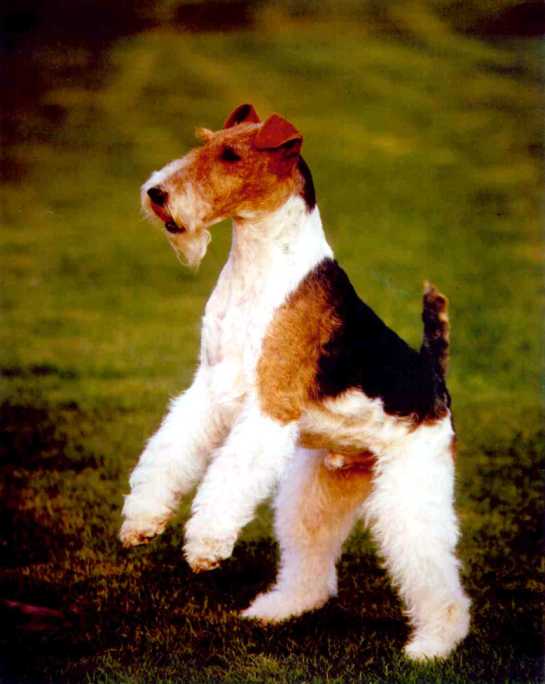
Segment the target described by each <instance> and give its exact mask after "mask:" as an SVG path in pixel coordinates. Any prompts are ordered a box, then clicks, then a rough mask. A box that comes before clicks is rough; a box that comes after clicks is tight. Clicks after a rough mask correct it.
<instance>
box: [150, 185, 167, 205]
mask: <svg viewBox="0 0 545 684" xmlns="http://www.w3.org/2000/svg"><path fill="white" fill-rule="evenodd" d="M148 197H149V198H150V200H151V201H152V202H153V204H156V205H157V206H158V207H162V206H163V205H164V204H165V202H166V201H167V197H168V192H165V191H164V190H161V188H159V187H155V188H150V189H149V190H148Z"/></svg>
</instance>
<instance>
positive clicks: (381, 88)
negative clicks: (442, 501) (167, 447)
mask: <svg viewBox="0 0 545 684" xmlns="http://www.w3.org/2000/svg"><path fill="white" fill-rule="evenodd" d="M402 7H404V5H403V3H401V4H400V7H398V8H397V10H396V11H397V14H395V16H394V18H395V20H396V21H397V26H398V28H399V27H401V28H400V30H398V31H390V32H388V31H387V30H386V29H384V27H382V29H381V30H380V31H379V30H378V28H377V27H373V26H370V25H368V24H365V23H360V22H356V21H348V20H346V19H344V20H343V19H342V18H340V17H339V16H334V17H323V16H322V17H318V16H316V17H314V18H313V19H311V18H309V17H307V18H304V17H303V18H301V17H299V18H291V19H289V20H288V19H287V18H286V16H285V15H284V14H282V13H281V11H280V9H279V8H278V7H277V6H275V5H272V4H271V5H270V6H269V5H264V9H263V10H262V12H261V13H260V14H259V18H258V19H257V20H256V21H257V23H256V24H254V25H253V26H252V27H246V28H243V27H241V28H238V29H236V30H232V31H229V32H223V33H218V32H206V33H183V32H180V31H179V30H176V29H175V28H173V27H172V25H169V24H168V23H164V24H161V25H158V26H156V27H155V28H148V29H147V30H144V31H140V32H137V33H132V34H131V35H127V36H125V37H122V38H119V39H118V40H115V41H113V40H112V41H111V42H110V43H109V44H108V45H107V46H103V48H102V50H101V52H100V55H99V56H100V59H97V53H96V52H93V49H91V48H89V47H88V46H87V47H85V46H82V45H78V44H77V43H74V42H72V43H70V42H69V41H68V39H67V41H68V42H66V43H65V42H63V41H62V40H61V41H59V40H56V41H55V40H53V41H51V42H43V43H41V44H38V45H37V46H35V48H34V51H33V52H32V53H28V54H26V56H25V59H27V60H28V61H27V63H26V64H27V66H29V69H30V68H35V69H36V71H35V72H34V73H35V74H42V81H41V83H42V85H41V87H40V88H38V89H37V90H36V92H35V93H34V94H33V95H32V97H31V98H30V99H29V100H28V101H25V106H24V107H23V106H22V105H21V110H20V111H18V112H16V118H17V117H18V118H17V121H16V122H15V123H14V124H13V126H14V128H13V130H16V132H17V135H12V136H11V138H10V139H9V141H8V145H7V146H6V154H7V157H6V160H5V161H6V165H5V170H6V177H7V182H6V183H5V184H4V185H3V187H2V191H1V192H2V197H1V199H0V202H1V204H0V206H2V211H1V217H2V225H3V228H2V232H1V235H0V250H1V255H2V264H1V270H0V278H1V288H0V297H1V303H2V326H1V330H0V335H1V343H0V369H1V373H2V380H1V386H0V390H1V398H0V403H1V406H2V444H1V450H2V459H1V461H0V488H1V498H0V525H1V527H0V533H1V537H0V618H1V627H0V649H1V651H2V655H1V656H0V681H6V682H27V681H28V682H42V681H44V682H45V681H51V682H96V683H101V684H102V683H104V684H106V683H110V682H146V683H147V682H150V683H151V682H153V683H157V684H158V683H160V682H175V681H176V682H195V683H197V682H203V683H204V682H218V681H226V682H231V683H235V682H237V683H239V682H240V683H242V682H256V683H258V682H280V683H282V682H286V683H287V682H316V683H318V682H329V683H333V682H337V683H339V684H340V683H341V682H342V683H344V682H483V683H490V682H520V683H522V682H538V681H542V673H543V669H542V668H543V660H542V606H541V600H542V597H543V590H544V576H543V563H542V562H541V553H540V552H541V545H542V539H543V534H542V533H543V529H542V527H543V525H542V523H543V505H542V494H543V481H544V478H543V475H544V474H543V467H544V463H543V446H544V442H545V431H544V423H543V418H544V411H543V394H542V387H543V384H542V383H543V377H544V376H543V336H542V316H543V311H544V306H543V304H544V288H543V253H542V247H543V239H542V238H543V236H542V225H541V224H542V205H541V198H540V195H541V192H542V180H543V179H542V154H543V146H542V115H543V101H542V97H541V83H540V81H541V58H542V56H543V55H542V54H540V50H541V48H540V46H539V44H538V43H537V42H535V41H531V40H525V41H515V40H510V41H503V42H501V43H496V44H492V43H485V42H484V41H483V40H480V39H477V38H476V37H470V36H469V35H467V34H466V35H463V34H461V33H455V32H454V30H453V29H452V28H449V26H448V24H446V23H444V22H441V21H440V20H439V18H438V15H437V14H434V13H432V12H430V11H428V10H425V9H424V8H425V4H424V3H420V4H413V3H407V4H406V7H407V8H411V11H409V9H407V10H406V11H405V12H403V11H402V9H401V8H402ZM401 29H403V30H401ZM36 78H37V79H38V77H37V76H36ZM37 82H38V83H40V81H39V79H38V81H37ZM44 83H46V87H45V86H44ZM21 88H22V89H24V84H22V85H21ZM244 101H250V102H253V103H254V104H255V106H256V108H257V110H258V111H259V112H260V113H261V114H262V115H267V114H268V113H270V112H272V111H278V112H280V113H282V114H283V115H285V116H287V117H288V118H290V120H292V121H293V122H294V123H295V124H296V125H297V127H298V128H299V129H300V130H301V131H303V133H304V134H305V145H304V153H305V158H306V160H307V162H308V163H309V165H310V167H311V169H312V171H313V175H314V180H315V184H316V187H317V193H318V201H319V204H320V208H321V211H322V216H323V219H324V224H325V227H326V231H327V233H328V236H329V238H330V241H331V242H332V244H333V246H334V248H335V250H336V254H337V257H338V259H339V261H340V262H341V263H342V265H343V266H344V267H345V269H346V270H347V271H348V273H349V275H350V277H351V279H352V281H353V283H354V285H355V286H356V288H357V290H358V291H359V293H360V295H361V296H362V297H363V298H364V299H365V300H366V301H367V303H368V304H370V305H371V306H372V307H373V308H374V309H375V310H376V311H377V313H379V315H381V316H382V318H383V319H384V320H385V321H386V322H387V323H388V324H389V325H391V326H392V327H394V328H395V329H396V330H397V331H398V332H399V333H400V334H401V335H402V336H403V337H404V338H405V339H407V340H408V341H409V342H410V343H412V344H413V345H418V344H419V341H420V336H421V323H420V292H421V286H422V281H423V280H424V279H425V278H429V279H431V280H433V281H434V282H436V283H437V284H438V285H439V286H440V288H441V289H442V290H443V291H444V292H446V293H447V294H448V296H449V297H450V301H451V320H452V326H453V331H452V361H451V372H450V388H451V391H452V395H453V403H454V410H455V417H456V425H457V429H458V435H459V457H458V466H459V468H458V483H457V493H458V508H459V512H460V518H461V524H462V539H461V542H460V546H459V549H460V555H461V557H462V559H463V566H464V583H465V586H466V588H467V591H468V593H469V594H470V596H471V597H472V599H473V602H474V604H473V628H472V631H471V634H470V636H469V637H468V638H467V640H466V641H465V642H464V643H463V645H462V646H461V647H460V648H459V649H458V650H457V651H456V652H455V653H454V654H453V655H452V656H451V658H449V659H448V660H447V661H446V662H444V663H431V664H428V665H420V666H417V665H414V664H411V663H409V662H408V661H407V660H405V659H403V658H402V657H401V654H400V652H401V647H402V644H403V643H404V641H405V639H406V637H407V626H406V622H405V620H404V618H403V615H402V612H401V607H400V604H399V602H398V599H397V597H396V595H395V593H394V592H393V590H392V588H391V586H390V584H389V583H388V580H387V578H386V575H385V572H384V571H383V569H382V567H381V565H380V559H379V558H378V557H377V555H376V553H375V550H374V547H373V543H372V541H371V539H370V538H369V536H368V534H367V533H366V531H365V530H364V529H363V528H362V529H358V530H356V531H355V533H354V534H353V535H352V537H351V538H350V540H349V541H348V543H347V545H346V548H345V553H344V555H343V557H342V560H341V562H340V566H339V569H340V573H339V574H340V578H339V579H340V582H339V583H340V589H339V596H338V598H337V599H335V600H333V601H331V602H330V603H329V604H328V605H327V606H326V607H325V608H324V609H322V610H320V611H317V612H315V613H312V614H309V615H306V616H304V617H302V618H300V619H297V620H293V621H290V622H288V623H286V624H284V625H282V626H278V627H269V628H261V627H259V626H257V625H254V624H249V623H245V622H242V621H240V620H239V619H238V618H237V611H238V610H239V609H241V608H243V607H245V606H246V605H247V604H248V602H249V601H250V599H251V598H252V597H253V596H254V595H255V594H256V592H258V591H259V590H261V589H263V588H264V587H266V586H267V584H268V583H269V582H270V581H271V580H272V578H273V577H274V574H275V571H274V568H275V560H276V553H277V552H276V546H275V543H274V540H273V539H272V537H271V534H270V532H271V528H270V512H269V510H268V508H267V507H263V509H262V510H260V512H259V515H258V516H257V517H256V519H255V521H254V522H252V523H251V524H250V525H249V526H248V528H247V529H246V530H245V531H244V534H243V537H242V539H241V540H240V542H239V543H238V545H237V547H236V549H235V552H234V555H233V557H232V558H231V559H230V560H228V561H227V562H225V563H224V564H223V566H222V567H221V568H220V569H218V570H216V571H213V572H211V573H208V574H204V575H198V576H196V575H195V576H194V575H192V574H191V573H190V571H189V569H188V567H187V565H186V563H185V561H184V560H183V558H182V555H181V544H182V534H183V521H184V518H185V515H186V513H187V502H186V504H185V505H184V507H183V509H182V510H181V511H180V516H179V519H178V520H177V521H176V523H175V524H174V525H172V526H171V527H170V528H169V529H168V530H167V532H165V534H164V535H163V536H162V537H161V538H159V539H158V540H156V541H155V542H154V543H153V544H151V545H149V546H146V547H143V548H138V549H135V550H131V551H125V550H123V549H122V548H120V544H119V542H118V541H117V538H116V534H117V530H118V527H119V524H120V508H121V505H122V496H123V493H125V492H126V491H127V477H128V474H129V472H130V469H131V467H132V466H133V465H134V463H135V460H136V458H137V456H138V454H139V452H140V450H141V449H142V446H143V443H144V441H145V439H146V438H147V437H148V436H149V435H150V434H151V433H152V432H153V430H154V429H155V428H156V427H157V425H158V422H159V420H160V418H161V416H162V414H163V412H164V410H165V407H166V404H167V401H168V399H169V397H170V396H172V395H174V394H175V393H177V392H179V391H180V390H181V389H182V388H183V387H184V386H186V385H187V384H188V383H189V381H190V379H191V376H192V373H193V371H194V368H195V361H196V356H197V349H198V336H199V320H200V313H201V311H202V308H203V306H204V303H205V301H206V298H207V295H208V294H209V292H210V290H211V287H212V285H213V283H214V281H215V279H216V278H217V275H218V271H219V269H220V268H221V265H222V263H223V262H224V260H225V258H226V253H227V249H228V244H229V239H230V230H229V226H228V225H227V224H226V225H220V226H218V227H216V228H215V229H214V231H213V241H212V244H211V246H210V249H209V253H208V255H207V257H206V259H205V261H204V262H203V264H202V266H201V269H200V270H199V272H198V273H196V274H195V273H192V272H189V271H188V270H185V269H184V268H183V267H182V266H180V264H179V263H178V262H177V261H176V258H175V256H174V254H173V253H172V252H171V250H170V248H169V247H168V244H167V242H166V240H165V239H164V237H163V236H162V235H161V234H160V232H159V231H155V230H153V229H152V228H151V227H150V226H149V225H148V224H146V223H145V222H144V221H143V220H142V218H141V217H140V213H139V205H138V189H139V186H140V184H141V183H142V182H143V181H144V180H145V179H146V177H147V176H148V175H149V173H150V172H151V170H153V169H155V168H160V167H161V166H162V165H163V164H164V163H165V162H166V161H167V160H169V159H171V158H174V157H177V156H180V155H181V154H183V153H184V151H185V150H187V149H188V147H189V146H191V145H193V144H194V141H193V129H194V127H195V126H197V125H205V126H209V127H211V128H218V127H220V126H221V123H222V121H223V120H224V118H225V116H226V115H227V114H228V113H229V112H230V111H231V109H232V108H233V107H234V106H235V105H237V104H239V103H240V102H244ZM12 123H13V122H12ZM423 543H425V542H423ZM10 602H11V603H10ZM13 602H19V604H24V605H28V604H30V605H34V606H41V607H44V608H49V609H51V610H53V611H57V612H55V613H51V614H48V615H42V616H34V618H33V619H30V618H28V616H26V617H25V616H24V615H22V614H21V610H19V608H21V605H18V606H17V605H15V606H14V604H13Z"/></svg>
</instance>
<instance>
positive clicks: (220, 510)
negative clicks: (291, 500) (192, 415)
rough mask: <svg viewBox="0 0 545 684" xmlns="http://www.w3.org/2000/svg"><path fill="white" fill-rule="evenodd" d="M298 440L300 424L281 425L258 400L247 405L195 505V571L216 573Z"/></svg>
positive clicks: (190, 538)
mask: <svg viewBox="0 0 545 684" xmlns="http://www.w3.org/2000/svg"><path fill="white" fill-rule="evenodd" d="M296 441H297V424H296V423H289V424H282V423H279V422H277V421H275V420H273V419H272V418H269V417H268V416H266V415H264V414H263V413H262V412H261V411H260V408H259V406H258V403H257V401H256V400H255V398H250V399H248V400H247V401H246V403H245V406H244V409H243V410H242V412H241V414H240V415H239V417H238V419H237V421H236V423H235V425H234V427H233V429H232V431H231V433H230V435H229V437H228V438H227V440H226V442H225V444H224V445H223V446H222V447H221V448H220V449H219V451H218V454H217V456H215V458H214V460H213V461H212V463H211V464H210V467H209V468H208V470H207V472H206V475H205V477H204V479H203V481H202V483H201V485H200V487H199V490H198V492H197V495H196V497H195V500H194V501H193V508H192V511H193V515H192V517H191V519H190V520H189V521H188V523H187V526H186V542H185V547H184V552H185V556H186V558H187V561H188V563H189V564H190V566H191V568H192V569H193V570H194V571H195V572H200V571H202V570H211V569H212V568H214V567H216V566H217V565H218V564H219V562H220V561H221V560H223V559H224V558H228V557H229V556H230V555H231V553H232V550H233V546H234V544H235V541H236V539H237V536H238V533H239V532H240V530H241V529H242V528H243V527H244V525H246V524H247V523H248V522H249V521H250V520H251V519H252V517H253V515H254V511H255V509H256V507H257V505H258V504H259V503H260V502H261V501H263V500H264V499H265V498H266V497H267V496H268V495H269V494H270V493H271V490H272V489H273V487H274V485H275V484H276V483H277V481H278V480H279V478H280V475H281V474H282V472H283V470H284V468H285V466H286V463H287V462H288V460H289V458H290V457H291V455H292V454H293V452H294V450H295V445H296Z"/></svg>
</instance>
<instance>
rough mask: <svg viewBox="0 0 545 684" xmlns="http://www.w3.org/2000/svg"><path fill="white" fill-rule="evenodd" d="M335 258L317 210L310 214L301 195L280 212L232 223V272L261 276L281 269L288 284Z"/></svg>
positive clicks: (291, 200) (292, 199)
mask: <svg viewBox="0 0 545 684" xmlns="http://www.w3.org/2000/svg"><path fill="white" fill-rule="evenodd" d="M331 256H333V252H332V250H331V247H330V246H329V244H328V242H327V240H326V237H325V235H324V230H323V227H322V220H321V218H320V212H319V210H318V207H317V206H315V207H314V208H313V209H312V210H310V211H309V209H308V207H307V205H306V203H305V201H304V199H303V198H302V197H301V196H300V195H292V196H291V197H290V198H289V199H288V200H287V202H286V203H285V204H283V205H282V206H281V207H280V208H279V209H277V210H275V211H273V212H270V213H267V214H264V215H260V216H255V215H254V216H248V217H242V218H238V219H237V220H235V221H233V239H232V244H231V251H230V253H229V263H230V266H231V268H232V272H233V274H234V273H237V274H240V276H244V274H250V273H252V274H254V276H255V274H256V273H261V274H262V275H265V274H266V273H267V272H269V271H271V270H275V271H276V270H277V269H282V270H283V271H284V272H285V278H286V280H290V281H291V280H295V281H296V282H299V280H300V279H301V278H302V277H304V276H305V275H306V273H308V272H309V271H310V270H311V269H312V268H314V266H316V264H317V263H319V262H320V261H321V260H322V259H324V258H326V257H331Z"/></svg>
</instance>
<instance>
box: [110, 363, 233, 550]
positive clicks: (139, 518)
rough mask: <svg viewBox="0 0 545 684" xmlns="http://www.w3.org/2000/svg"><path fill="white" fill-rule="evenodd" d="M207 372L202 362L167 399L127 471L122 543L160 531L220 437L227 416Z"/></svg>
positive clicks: (132, 542)
mask: <svg viewBox="0 0 545 684" xmlns="http://www.w3.org/2000/svg"><path fill="white" fill-rule="evenodd" d="M208 373H209V371H208V370H207V369H206V368H204V367H201V368H200V369H199V371H198V372H197V375H196V376H195V380H194V382H193V384H192V385H191V387H189V389H187V390H186V391H185V392H184V393H183V394H181V395H180V396H179V397H177V398H176V399H175V400H174V401H173V402H172V404H171V407H170V411H169V413H168V414H167V415H166V416H165V418H164V420H163V422H162V424H161V427H160V428H159V430H158V431H157V432H156V433H155V434H154V435H153V437H152V438H151V439H150V440H149V442H148V444H147V446H146V448H145V449H144V451H143V453H142V455H141V456H140V459H139V461H138V464H137V466H136V468H135V469H134V470H133V472H132V475H131V477H130V480H129V482H130V487H131V492H130V494H129V495H128V496H127V497H126V498H125V504H124V506H123V517H124V522H123V525H122V527H121V531H120V533H119V537H120V539H121V541H122V542H123V544H124V545H125V546H134V545H136V544H142V543H145V542H146V541H149V539H151V538H152V537H154V536H155V535H157V534H160V533H161V532H162V531H163V530H164V528H165V526H166V524H167V522H168V519H169V518H170V517H171V516H172V514H173V513H174V512H175V510H176V507H177V504H178V502H179V500H180V497H182V496H183V495H184V494H186V493H187V492H188V491H189V490H190V489H191V488H192V487H193V486H194V484H195V483H196V482H197V481H198V480H199V479H200V478H201V477H202V474H203V472H204V470H205V468H206V465H207V462H208V459H209V458H210V455H211V453H212V452H213V450H214V449H215V448H216V447H217V446H218V444H220V443H221V441H222V439H223V438H224V436H225V433H226V431H227V426H226V422H227V421H226V420H225V416H224V415H223V413H222V411H221V409H220V408H219V407H217V406H215V404H214V402H213V400H212V396H211V392H210V390H209V377H208Z"/></svg>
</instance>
